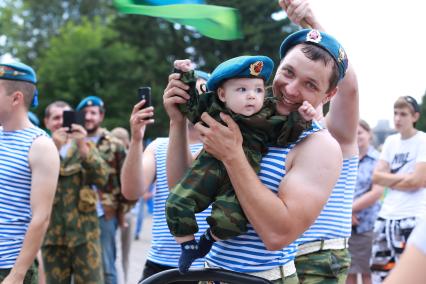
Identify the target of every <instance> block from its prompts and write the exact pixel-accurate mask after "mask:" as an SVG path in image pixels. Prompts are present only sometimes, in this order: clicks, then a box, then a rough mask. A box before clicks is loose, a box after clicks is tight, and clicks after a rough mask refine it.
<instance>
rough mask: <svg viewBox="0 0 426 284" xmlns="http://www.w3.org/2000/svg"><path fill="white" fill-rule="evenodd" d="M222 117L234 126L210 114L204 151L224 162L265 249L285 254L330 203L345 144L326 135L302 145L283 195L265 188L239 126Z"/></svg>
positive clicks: (204, 131) (201, 128)
mask: <svg viewBox="0 0 426 284" xmlns="http://www.w3.org/2000/svg"><path fill="white" fill-rule="evenodd" d="M221 116H222V120H223V121H224V122H225V123H226V124H227V125H228V127H226V126H224V125H222V124H220V123H218V122H217V121H215V120H214V119H213V118H212V117H210V116H209V115H207V114H203V116H202V119H203V121H204V122H205V123H206V124H207V125H208V127H204V126H203V125H201V124H197V125H196V128H197V129H198V130H199V131H200V133H201V137H202V138H201V140H202V141H203V143H204V148H205V150H206V151H207V152H209V153H210V154H212V155H213V156H215V157H216V158H217V159H219V160H221V161H222V162H223V163H224V165H225V167H226V169H227V172H228V175H229V177H230V179H231V182H232V185H233V187H234V190H235V192H236V194H237V197H238V200H239V202H240V204H241V207H242V208H243V210H244V213H245V214H246V216H247V218H248V220H249V222H250V224H252V225H253V227H254V228H255V230H256V232H257V233H258V234H259V236H260V238H261V239H262V241H263V242H264V244H265V246H266V247H267V248H268V249H269V250H278V249H281V248H283V247H284V246H286V245H288V244H290V243H292V242H293V241H294V240H295V239H296V238H297V237H298V236H299V235H300V234H302V233H303V232H304V231H305V230H306V229H307V228H308V227H309V226H310V225H311V224H312V223H313V222H314V221H315V219H316V218H317V217H318V215H319V214H320V212H321V210H322V208H323V206H324V205H325V203H326V202H327V199H328V197H329V195H330V193H331V190H332V189H333V187H334V185H335V183H336V181H337V179H338V176H339V173H340V170H341V166H342V154H341V150H340V148H339V145H338V144H337V142H336V141H335V140H334V139H332V138H331V136H330V135H329V134H328V133H327V132H326V131H321V132H318V133H315V134H312V136H311V137H308V138H306V140H305V141H303V142H301V143H300V144H298V145H297V146H296V147H295V148H294V149H293V150H292V151H291V152H290V153H289V156H288V160H287V161H286V169H287V172H286V175H285V177H284V178H283V180H282V182H281V184H280V187H279V194H278V196H277V195H276V194H274V193H273V192H271V191H270V190H269V189H268V188H267V187H266V186H264V185H263V184H262V183H261V181H260V180H259V178H258V177H257V175H256V173H255V172H254V170H253V169H252V167H251V166H250V164H249V162H248V161H247V158H246V157H245V155H244V151H243V148H242V137H241V132H240V130H239V128H238V126H237V124H236V123H235V122H234V121H233V120H232V119H231V118H230V117H229V116H227V115H224V114H222V115H221ZM318 149H321V151H319V150H318ZM307 197H309V198H307Z"/></svg>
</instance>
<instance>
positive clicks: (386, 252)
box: [370, 217, 416, 283]
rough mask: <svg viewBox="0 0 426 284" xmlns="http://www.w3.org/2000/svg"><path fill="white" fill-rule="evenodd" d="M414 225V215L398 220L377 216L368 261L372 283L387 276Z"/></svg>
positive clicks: (380, 280)
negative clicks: (369, 260) (369, 259)
mask: <svg viewBox="0 0 426 284" xmlns="http://www.w3.org/2000/svg"><path fill="white" fill-rule="evenodd" d="M415 225H416V218H415V217H409V218H404V219H400V220H392V219H383V218H380V217H379V218H378V219H377V221H376V222H375V223H374V237H373V247H372V255H371V263H370V264H371V272H372V280H373V283H381V282H382V281H383V280H384V279H385V278H386V277H387V276H388V274H389V272H390V271H391V270H392V268H393V267H394V266H395V263H396V262H397V261H398V260H399V258H400V256H401V254H402V252H403V251H404V248H405V244H406V243H407V240H408V237H409V236H410V234H411V232H412V231H413V229H414V227H415Z"/></svg>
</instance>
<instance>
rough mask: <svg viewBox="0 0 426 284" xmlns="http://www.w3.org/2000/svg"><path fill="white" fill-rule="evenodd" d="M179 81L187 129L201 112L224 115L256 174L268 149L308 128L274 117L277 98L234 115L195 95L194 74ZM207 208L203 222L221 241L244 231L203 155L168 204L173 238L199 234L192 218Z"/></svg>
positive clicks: (211, 98)
mask: <svg viewBox="0 0 426 284" xmlns="http://www.w3.org/2000/svg"><path fill="white" fill-rule="evenodd" d="M181 79H182V81H183V82H185V83H187V84H188V85H190V91H189V94H190V99H189V100H188V102H187V104H185V105H180V106H181V111H182V112H183V113H184V114H185V115H186V116H187V117H188V119H189V120H190V121H191V122H192V123H196V122H198V121H200V117H201V114H202V113H203V112H207V113H209V114H210V115H211V116H212V117H213V118H214V119H216V120H217V121H221V119H220V116H219V114H220V112H223V113H226V114H229V115H230V116H231V117H232V119H233V120H234V121H235V122H236V123H237V124H238V126H239V127H240V130H241V133H242V136H243V149H244V152H245V154H246V157H247V159H248V161H249V162H250V164H251V166H252V167H253V169H254V170H255V171H256V173H257V172H258V171H259V167H260V160H261V158H262V154H264V153H265V152H266V149H267V146H268V145H277V146H285V145H287V144H288V143H291V142H295V141H296V140H297V138H298V137H299V135H300V134H301V133H302V131H303V130H305V129H307V128H308V127H309V126H310V122H306V121H304V120H303V119H301V117H300V116H299V114H298V113H297V112H292V113H291V114H290V115H288V116H283V115H279V114H277V113H276V111H275V103H276V100H277V99H276V98H271V97H268V98H265V101H264V104H263V108H262V109H261V110H260V111H259V112H258V113H256V114H254V115H252V116H244V115H240V114H235V113H233V112H232V111H230V110H229V109H227V108H226V107H225V105H224V104H223V102H221V101H220V100H219V99H218V97H217V94H216V93H215V92H206V93H203V94H201V95H198V93H197V90H196V88H195V78H194V76H193V72H187V73H183V74H182V77H181ZM211 203H213V206H212V214H211V216H210V217H208V218H207V222H208V224H209V225H210V228H211V231H212V233H213V234H214V235H216V236H217V237H218V238H220V239H222V240H225V239H229V238H232V237H235V236H238V235H240V234H242V233H244V232H245V231H246V226H247V219H246V217H245V215H244V213H243V211H242V209H241V207H240V205H239V202H238V199H237V197H236V195H235V192H234V190H233V188H232V184H231V181H230V179H229V177H228V175H227V171H226V169H225V167H224V166H223V164H222V162H221V161H219V160H217V159H215V158H214V157H213V156H211V155H210V154H209V153H207V152H206V151H204V150H203V151H202V152H201V154H200V155H199V156H198V157H197V159H196V161H195V162H194V163H193V165H192V167H191V169H190V170H189V171H188V172H187V173H186V174H185V176H184V177H183V179H182V180H181V181H180V183H179V184H178V185H176V186H175V187H174V188H173V189H172V191H171V192H170V195H169V197H168V200H167V204H166V214H167V224H168V226H169V229H170V232H171V233H172V235H174V236H177V237H182V236H187V235H192V234H194V233H195V232H197V231H198V226H197V223H196V221H195V216H194V213H199V212H202V211H203V210H205V209H206V208H207V207H208V206H209V205H210V204H211Z"/></svg>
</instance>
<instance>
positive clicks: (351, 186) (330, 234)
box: [296, 156, 358, 245]
mask: <svg viewBox="0 0 426 284" xmlns="http://www.w3.org/2000/svg"><path fill="white" fill-rule="evenodd" d="M357 174H358V156H353V157H351V158H348V159H344V160H343V167H342V172H341V173H340V176H339V179H338V180H337V183H336V185H335V186H334V188H333V191H332V193H331V195H330V197H329V199H328V201H327V203H326V205H325V206H324V208H323V210H322V211H321V214H320V215H319V216H318V218H317V219H316V221H315V223H314V224H313V225H312V226H311V227H310V228H309V229H308V230H307V231H306V232H305V233H304V234H303V235H302V236H301V237H300V238H299V239H297V240H296V243H297V244H299V245H301V244H305V243H309V242H314V241H319V240H327V239H337V238H349V237H350V236H351V229H352V201H353V195H354V191H355V185H356V178H357Z"/></svg>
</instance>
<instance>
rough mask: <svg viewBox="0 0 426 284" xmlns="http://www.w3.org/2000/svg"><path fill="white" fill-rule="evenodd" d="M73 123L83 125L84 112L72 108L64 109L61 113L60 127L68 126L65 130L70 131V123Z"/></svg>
mask: <svg viewBox="0 0 426 284" xmlns="http://www.w3.org/2000/svg"><path fill="white" fill-rule="evenodd" d="M73 123H74V124H79V125H84V113H82V112H78V111H73V110H64V112H63V114H62V127H68V131H67V132H71V125H72V124H73Z"/></svg>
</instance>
